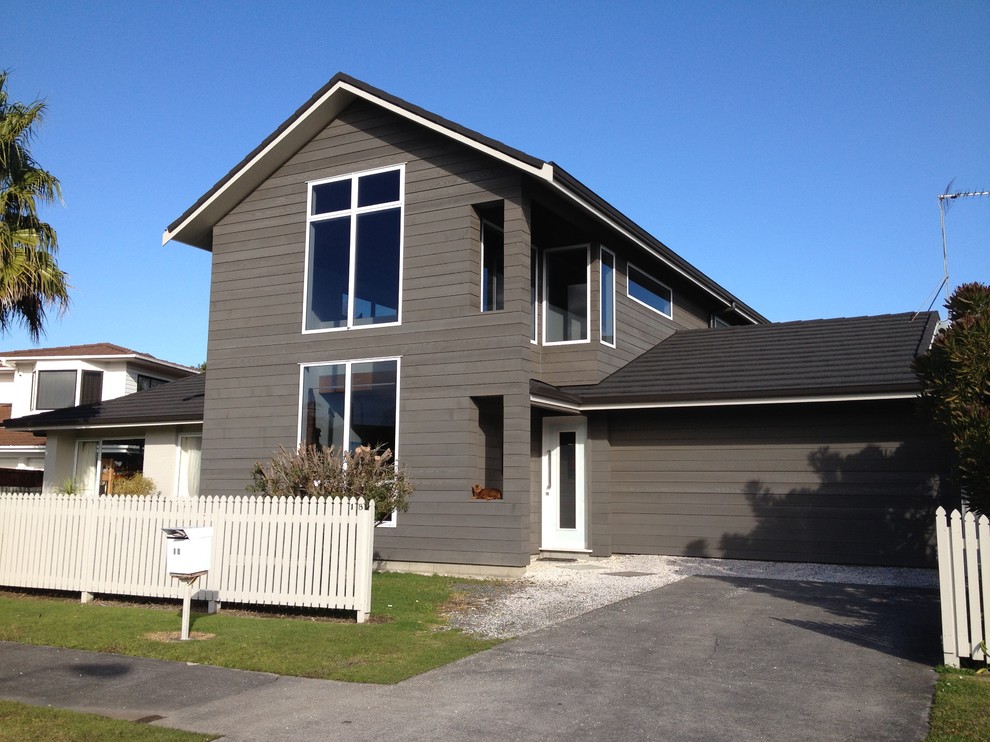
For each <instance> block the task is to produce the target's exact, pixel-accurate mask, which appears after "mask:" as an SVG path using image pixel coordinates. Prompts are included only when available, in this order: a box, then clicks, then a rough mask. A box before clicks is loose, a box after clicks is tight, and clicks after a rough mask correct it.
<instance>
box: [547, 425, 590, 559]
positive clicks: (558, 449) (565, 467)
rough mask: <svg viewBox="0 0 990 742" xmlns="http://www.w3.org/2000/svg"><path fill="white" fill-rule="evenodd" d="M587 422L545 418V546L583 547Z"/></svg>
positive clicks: (549, 547)
mask: <svg viewBox="0 0 990 742" xmlns="http://www.w3.org/2000/svg"><path fill="white" fill-rule="evenodd" d="M587 440H588V423H587V421H586V420H585V419H584V418H583V417H548V418H545V419H544V421H543V494H542V499H543V544H542V547H541V548H543V549H544V550H561V551H580V550H584V549H586V548H587V538H586V533H585V461H584V447H585V443H586V442H587Z"/></svg>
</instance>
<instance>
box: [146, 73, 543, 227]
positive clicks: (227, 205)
mask: <svg viewBox="0 0 990 742" xmlns="http://www.w3.org/2000/svg"><path fill="white" fill-rule="evenodd" d="M356 97H359V98H364V99H365V100H368V101H371V102H372V103H375V104H376V105H378V106H381V107H382V108H384V109H386V110H388V111H391V112H393V113H395V114H398V115H399V116H402V117H404V118H406V119H409V120H410V121H414V122H416V123H418V124H421V125H422V126H425V127H427V128H429V129H432V130H433V131H438V132H440V133H441V134H443V135H444V136H447V137H450V138H451V139H454V140H456V141H458V142H461V143H462V144H465V145H467V146H469V147H472V148H474V149H476V150H480V151H482V152H484V153H486V154H488V155H491V156H492V157H495V158H497V159H499V160H502V161H503V162H507V163H509V164H511V165H513V166H515V167H518V168H520V169H522V170H524V171H526V172H528V173H530V174H532V175H535V176H536V177H539V178H542V179H544V180H546V181H548V182H553V167H552V166H551V165H550V164H549V163H546V162H545V163H543V167H542V168H536V167H533V166H532V165H529V164H527V163H525V162H522V161H520V160H518V159H516V158H514V157H511V156H510V155H507V154H505V153H504V152H500V151H499V150H496V149H494V148H492V147H489V146H487V145H485V144H482V143H481V142H478V141H476V140H474V139H471V138H470V137H466V136H464V135H463V134H459V133H458V132H456V131H453V130H452V129H448V128H447V127H445V126H441V125H439V124H437V123H434V122H433V121H430V120H429V119H426V118H424V117H422V116H419V115H417V114H415V113H412V112H410V111H407V110H406V109H405V108H402V107H401V106H397V105H395V104H393V103H390V102H388V101H386V100H382V99H381V98H379V97H377V96H375V95H372V94H371V93H368V92H366V91H364V90H361V89H360V88H357V87H354V86H353V85H351V84H349V83H347V82H345V81H340V82H338V83H337V84H336V85H334V86H333V87H332V88H330V90H328V91H327V92H326V93H324V94H323V96H322V97H321V98H320V99H319V100H318V101H316V102H315V103H314V104H313V105H312V106H310V107H309V110H307V111H306V112H304V113H303V114H301V115H300V116H299V117H298V118H297V119H296V120H295V121H293V122H292V124H290V125H289V126H288V127H286V129H285V131H283V132H282V133H281V134H280V135H279V136H277V137H276V138H275V139H273V140H272V141H271V142H269V144H268V146H267V147H265V148H264V149H263V150H262V151H261V152H259V153H258V154H257V155H255V156H254V158H252V160H251V161H250V162H248V163H246V164H245V165H244V166H243V167H242V168H240V170H238V171H237V172H236V173H235V174H234V175H233V176H232V177H231V179H230V180H228V181H227V182H226V183H224V184H223V186H222V187H221V188H220V189H219V190H217V192H216V193H214V194H213V195H212V196H210V198H208V199H207V200H206V201H205V202H204V203H203V204H201V205H200V207H199V208H198V209H196V211H195V212H193V213H192V214H190V215H189V217H188V218H187V219H186V220H185V221H184V222H182V224H180V225H179V226H178V227H176V228H175V229H174V230H172V231H169V230H168V229H166V230H165V231H164V233H163V234H162V245H166V244H168V242H169V241H170V240H173V239H176V238H177V236H178V235H179V234H180V233H181V232H182V231H183V230H185V229H186V228H188V227H190V226H192V225H194V224H196V223H197V222H198V221H201V220H202V219H203V218H204V217H205V216H206V214H207V212H213V211H214V210H220V211H221V212H222V213H224V214H225V213H227V211H229V210H230V209H232V208H234V206H236V205H237V204H238V203H239V202H240V201H241V199H243V198H244V197H245V196H246V195H247V193H248V192H249V191H250V190H251V189H253V188H256V187H258V186H259V185H261V183H263V182H264V181H265V179H266V178H268V177H269V176H270V175H271V174H272V173H273V172H275V170H277V169H278V168H279V167H280V166H281V165H282V164H283V163H284V162H285V159H288V158H285V159H280V156H276V155H277V154H278V152H279V151H280V150H281V149H282V148H283V147H284V146H285V144H286V143H290V144H292V145H293V146H292V147H290V149H292V151H293V152H295V151H297V150H299V149H301V148H302V147H303V146H304V145H305V144H306V142H308V141H309V140H311V139H312V138H313V137H315V136H316V135H317V134H318V133H319V132H320V131H321V130H322V129H323V128H324V127H326V126H328V125H329V124H330V122H332V121H333V120H334V119H335V118H337V116H339V115H340V113H341V112H342V111H343V110H344V108H346V107H347V105H348V104H350V103H351V102H352V101H353V100H354V98H356ZM338 99H339V100H338ZM318 114H323V115H318ZM266 161H268V162H274V163H275V164H274V166H272V167H270V168H262V169H261V170H258V171H257V172H256V174H255V176H254V177H250V176H249V174H250V173H251V171H252V170H255V169H256V168H257V167H258V166H259V165H262V164H264V163H265V162H266ZM242 184H243V186H242ZM237 186H242V187H241V188H238V187H237Z"/></svg>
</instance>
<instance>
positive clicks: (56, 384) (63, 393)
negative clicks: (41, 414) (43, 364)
mask: <svg viewBox="0 0 990 742" xmlns="http://www.w3.org/2000/svg"><path fill="white" fill-rule="evenodd" d="M36 383H37V388H36V390H35V394H34V408H35V409H36V410H57V409H59V408H61V407H72V406H73V405H74V404H75V403H76V372H75V371H38V373H37V382H36Z"/></svg>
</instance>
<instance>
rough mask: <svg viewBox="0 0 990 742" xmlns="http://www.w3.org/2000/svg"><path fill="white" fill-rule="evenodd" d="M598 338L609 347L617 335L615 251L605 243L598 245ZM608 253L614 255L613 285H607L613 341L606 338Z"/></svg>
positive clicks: (613, 345)
mask: <svg viewBox="0 0 990 742" xmlns="http://www.w3.org/2000/svg"><path fill="white" fill-rule="evenodd" d="M598 250H599V255H598V339H599V340H600V341H601V344H602V345H606V346H608V347H609V348H614V347H615V335H616V332H615V330H616V327H615V326H616V321H615V320H616V317H615V314H616V311H615V310H616V303H615V267H616V266H615V253H614V252H612V251H611V250H609V249H608V248H607V247H605V246H604V245H599V246H598ZM606 253H607V254H608V255H610V256H611V257H612V281H611V285H610V286H608V287H607V291H608V293H609V294H610V295H611V297H612V342H609V341H607V340H606V339H605V330H604V323H605V292H606V286H605V255H606Z"/></svg>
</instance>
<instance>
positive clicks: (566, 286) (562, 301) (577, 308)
mask: <svg viewBox="0 0 990 742" xmlns="http://www.w3.org/2000/svg"><path fill="white" fill-rule="evenodd" d="M543 280H544V287H543V342H544V343H579V342H584V341H586V340H588V324H589V322H588V307H589V305H590V301H589V297H588V290H589V282H588V246H587V245H580V246H578V247H560V248H553V249H551V250H547V251H546V252H545V258H544V268H543Z"/></svg>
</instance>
